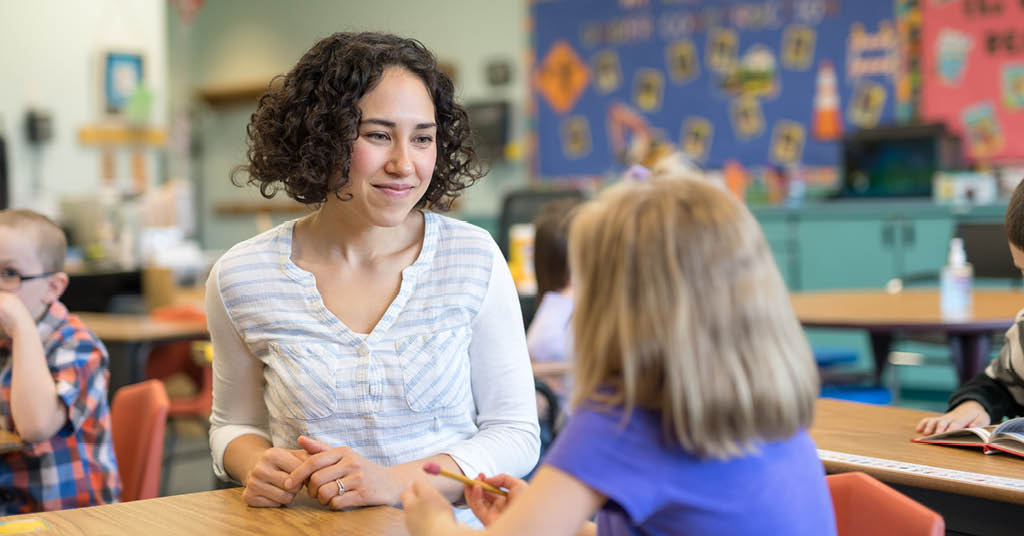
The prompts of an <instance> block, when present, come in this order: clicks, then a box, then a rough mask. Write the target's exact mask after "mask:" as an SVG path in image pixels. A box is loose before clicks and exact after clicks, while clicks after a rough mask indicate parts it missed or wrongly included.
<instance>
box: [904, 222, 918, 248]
mask: <svg viewBox="0 0 1024 536" xmlns="http://www.w3.org/2000/svg"><path fill="white" fill-rule="evenodd" d="M915 239H916V237H915V236H914V224H913V223H910V222H903V245H904V246H913V245H914V240H915Z"/></svg>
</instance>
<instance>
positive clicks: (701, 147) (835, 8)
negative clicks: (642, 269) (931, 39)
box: [531, 0, 905, 178]
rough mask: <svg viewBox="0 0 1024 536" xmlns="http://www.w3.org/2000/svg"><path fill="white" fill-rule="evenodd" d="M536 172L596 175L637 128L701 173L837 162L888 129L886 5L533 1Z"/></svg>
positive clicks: (890, 87) (895, 78)
mask: <svg viewBox="0 0 1024 536" xmlns="http://www.w3.org/2000/svg"><path fill="white" fill-rule="evenodd" d="M531 16H532V18H533V31H534V35H533V44H534V53H535V56H534V58H535V59H534V65H533V72H532V73H531V74H532V88H533V98H534V101H535V107H536V108H535V112H536V124H535V129H536V130H535V133H536V136H537V140H536V141H537V152H536V155H537V162H536V165H537V173H538V175H539V176H541V177H544V178H555V177H565V176H579V175H601V174H605V173H608V172H609V171H613V170H617V169H620V168H621V167H622V162H621V160H620V159H619V158H618V157H617V156H616V153H619V154H621V153H622V152H623V144H624V143H625V144H627V145H628V138H629V136H630V133H631V132H632V131H633V130H634V129H636V128H649V129H656V130H657V131H658V132H659V133H660V135H661V136H662V137H663V138H664V139H665V140H667V141H669V142H671V143H673V144H675V145H676V146H678V147H679V148H680V149H681V150H682V151H683V152H685V153H687V154H688V155H689V156H690V157H691V158H692V159H693V160H694V161H695V162H697V163H698V164H699V165H701V166H702V167H704V168H706V169H720V168H722V167H723V166H724V165H725V163H726V162H727V161H730V160H735V161H738V162H739V163H741V164H742V165H744V166H748V167H749V166H784V165H790V164H801V165H803V166H823V167H830V168H833V169H834V168H835V166H837V165H838V164H839V158H840V147H839V143H838V140H839V139H841V137H842V135H843V134H844V133H846V132H849V131H850V130H855V129H857V128H864V127H872V126H876V125H878V124H879V123H885V122H888V121H891V120H892V118H893V115H894V110H895V109H896V108H897V107H898V105H899V99H900V98H901V95H898V94H897V92H896V91H894V88H896V87H899V86H900V81H901V77H903V76H905V75H904V70H905V69H904V65H903V61H904V60H903V59H902V57H903V55H902V54H901V50H900V46H901V45H900V43H901V39H900V36H899V30H898V28H897V25H896V23H895V22H894V5H893V2H892V1H890V0H860V1H850V0H774V1H760V2H751V1H746V2H743V1H738V2H737V1H729V0H534V2H533V3H532V5H531Z"/></svg>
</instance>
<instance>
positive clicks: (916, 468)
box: [818, 449, 1024, 491]
mask: <svg viewBox="0 0 1024 536" xmlns="http://www.w3.org/2000/svg"><path fill="white" fill-rule="evenodd" d="M818 458H820V459H821V460H822V461H830V462H842V463H848V464H851V465H859V466H862V467H867V468H873V469H885V470H887V471H898V472H901V473H908V474H919V475H928V476H930V477H934V478H942V479H944V480H953V481H956V482H969V483H972V484H983V485H985V486H992V487H997V488H1004V489H1009V490H1014V491H1024V480H1022V479H1019V478H1007V477H1002V476H995V475H985V474H981V473H970V472H967V471H957V470H956V469H946V468H943V467H933V466H931V465H921V464H917V463H910V462H901V461H896V460H886V459H885V458H872V457H871V456H861V455H859V454H847V453H845V452H835V451H832V450H825V449H818Z"/></svg>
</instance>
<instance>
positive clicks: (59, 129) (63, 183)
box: [0, 0, 167, 207]
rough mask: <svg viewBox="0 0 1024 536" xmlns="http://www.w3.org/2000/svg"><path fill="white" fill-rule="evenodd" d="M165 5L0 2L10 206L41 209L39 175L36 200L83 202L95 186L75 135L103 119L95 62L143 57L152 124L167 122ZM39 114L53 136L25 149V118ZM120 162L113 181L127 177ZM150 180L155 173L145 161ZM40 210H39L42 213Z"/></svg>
mask: <svg viewBox="0 0 1024 536" xmlns="http://www.w3.org/2000/svg"><path fill="white" fill-rule="evenodd" d="M164 3H165V0H32V1H27V2H26V1H21V0H0V66H3V67H2V75H0V76H2V83H0V121H2V123H3V132H4V137H5V138H6V139H7V142H8V157H9V170H10V178H11V182H12V184H11V185H10V188H11V190H12V191H11V199H12V204H13V205H14V206H36V207H38V206H40V205H39V200H38V199H37V198H36V197H37V196H36V195H35V193H34V191H33V190H34V186H33V182H34V176H35V175H36V172H37V171H38V175H39V178H40V182H41V183H42V184H41V186H42V188H43V190H44V191H43V192H42V195H43V196H44V197H49V198H50V199H51V200H52V199H55V198H56V197H58V196H64V195H84V194H88V193H90V192H92V191H94V190H95V189H96V187H97V185H98V184H99V181H100V157H99V153H98V151H97V150H96V149H94V148H88V147H83V146H82V145H80V144H79V143H78V141H77V132H78V128H79V127H81V126H82V125H85V124H89V123H95V122H97V121H98V120H100V119H101V118H102V116H103V113H102V106H101V104H100V102H101V101H100V95H101V90H100V66H99V65H100V59H99V58H100V55H101V52H102V51H104V50H108V49H114V48H116V49H125V50H133V51H134V50H138V51H142V52H143V53H145V61H146V64H145V71H146V75H145V76H146V81H147V84H148V86H149V88H150V89H151V91H152V92H153V97H154V98H153V109H152V117H153V120H154V123H155V124H157V125H163V124H164V123H165V121H166V117H167V92H166V86H167V40H166V21H165V16H166V10H165V8H164ZM28 106H38V107H41V108H43V109H45V110H48V111H50V112H51V113H52V115H53V126H54V136H53V139H52V140H50V141H49V142H47V143H45V144H44V145H43V146H42V148H41V149H38V150H34V149H32V148H30V146H29V145H28V143H27V139H26V137H25V131H24V120H25V110H26V108H27V107H28ZM128 158H129V157H128V155H127V154H122V155H120V157H119V158H118V160H117V170H118V176H119V177H125V178H127V177H130V175H131V171H130V165H129V160H128ZM148 160H149V162H150V165H149V169H150V173H149V175H150V177H151V180H155V179H154V178H153V177H154V175H155V174H156V173H157V171H158V169H159V166H158V164H157V158H156V157H155V156H154V155H153V154H151V155H150V156H149V158H148ZM43 206H45V204H44V205H43Z"/></svg>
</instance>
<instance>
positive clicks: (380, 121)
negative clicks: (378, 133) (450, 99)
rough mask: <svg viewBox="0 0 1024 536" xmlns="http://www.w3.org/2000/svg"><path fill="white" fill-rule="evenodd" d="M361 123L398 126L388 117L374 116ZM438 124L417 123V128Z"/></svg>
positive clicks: (421, 128) (390, 126) (432, 126)
mask: <svg viewBox="0 0 1024 536" xmlns="http://www.w3.org/2000/svg"><path fill="white" fill-rule="evenodd" d="M359 123H360V124H365V123H373V124H375V125H381V126H385V127H388V128H395V127H396V126H398V125H397V124H396V123H395V122H394V121H388V120H387V119H374V118H370V119H363V120H362V121H360V122H359ZM436 126H437V123H416V128H415V130H423V129H425V128H434V127H436Z"/></svg>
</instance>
